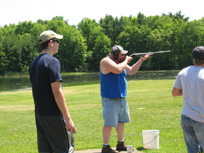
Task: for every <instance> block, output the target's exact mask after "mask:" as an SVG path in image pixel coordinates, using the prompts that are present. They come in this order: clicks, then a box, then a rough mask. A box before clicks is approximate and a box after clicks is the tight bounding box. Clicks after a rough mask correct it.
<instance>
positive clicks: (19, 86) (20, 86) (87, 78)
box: [0, 71, 179, 92]
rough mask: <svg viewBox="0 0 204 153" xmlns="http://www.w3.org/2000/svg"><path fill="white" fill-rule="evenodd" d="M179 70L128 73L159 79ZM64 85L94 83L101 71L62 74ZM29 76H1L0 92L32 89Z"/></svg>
mask: <svg viewBox="0 0 204 153" xmlns="http://www.w3.org/2000/svg"><path fill="white" fill-rule="evenodd" d="M178 72H179V71H150V72H148V71H145V72H143V71H138V72H137V73H136V74H135V75H131V76H129V75H127V80H128V81H130V80H159V79H175V78H176V75H177V74H178ZM62 79H63V82H62V86H63V87H66V86H72V85H83V84H93V83H99V82H100V76H99V73H85V74H75V75H62ZM30 89H31V83H30V79H29V76H17V77H0V92H4V91H17V90H30Z"/></svg>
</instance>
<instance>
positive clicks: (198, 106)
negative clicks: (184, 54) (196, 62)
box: [174, 66, 204, 123]
mask: <svg viewBox="0 0 204 153" xmlns="http://www.w3.org/2000/svg"><path fill="white" fill-rule="evenodd" d="M174 87H175V88H177V89H182V90H183V107H182V114H184V115H186V116H188V117H190V118H191V119H193V120H196V121H198V122H202V123H204V68H203V67H201V66H189V67H186V68H184V69H183V70H181V71H180V72H179V74H178V75H177V77H176V80H175V83H174Z"/></svg>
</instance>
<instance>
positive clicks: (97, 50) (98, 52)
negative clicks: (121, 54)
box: [91, 34, 111, 71]
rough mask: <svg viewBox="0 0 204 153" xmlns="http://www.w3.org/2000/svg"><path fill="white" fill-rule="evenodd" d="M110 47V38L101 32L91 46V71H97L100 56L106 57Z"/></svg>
mask: <svg viewBox="0 0 204 153" xmlns="http://www.w3.org/2000/svg"><path fill="white" fill-rule="evenodd" d="M110 49H111V40H110V38H108V37H107V36H106V35H105V34H101V35H100V36H98V37H97V38H96V43H95V46H94V48H93V53H94V54H93V62H92V63H94V64H92V65H91V70H92V71H99V64H100V61H101V59H102V58H104V57H106V56H107V55H108V53H109V52H110Z"/></svg>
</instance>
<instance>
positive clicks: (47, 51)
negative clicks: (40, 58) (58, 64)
mask: <svg viewBox="0 0 204 153" xmlns="http://www.w3.org/2000/svg"><path fill="white" fill-rule="evenodd" d="M45 53H48V54H50V55H51V56H53V53H52V51H51V50H50V49H48V48H46V49H43V50H42V52H41V54H45Z"/></svg>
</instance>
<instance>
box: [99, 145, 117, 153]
mask: <svg viewBox="0 0 204 153" xmlns="http://www.w3.org/2000/svg"><path fill="white" fill-rule="evenodd" d="M101 152H102V153H116V152H115V151H114V150H113V149H111V147H110V145H103V148H102V151H101Z"/></svg>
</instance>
